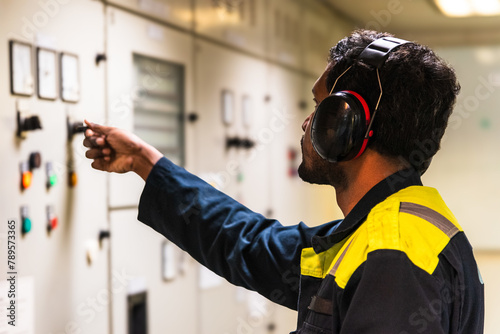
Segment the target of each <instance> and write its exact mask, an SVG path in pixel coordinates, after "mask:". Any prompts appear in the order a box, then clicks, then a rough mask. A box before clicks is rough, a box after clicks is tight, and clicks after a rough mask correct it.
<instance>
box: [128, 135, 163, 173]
mask: <svg viewBox="0 0 500 334" xmlns="http://www.w3.org/2000/svg"><path fill="white" fill-rule="evenodd" d="M162 157H163V154H161V152H160V151H158V150H157V149H156V148H154V147H153V146H151V145H149V144H146V143H143V144H142V145H140V146H139V149H138V152H137V154H135V155H134V161H133V168H132V170H133V171H134V172H135V173H136V174H138V175H139V176H140V177H141V178H142V179H143V180H144V181H146V179H147V178H148V176H149V173H151V170H152V169H153V167H154V165H156V163H157V162H158V160H160V159H161V158H162Z"/></svg>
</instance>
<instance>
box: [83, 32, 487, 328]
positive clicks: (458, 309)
mask: <svg viewBox="0 0 500 334" xmlns="http://www.w3.org/2000/svg"><path fill="white" fill-rule="evenodd" d="M389 36H390V35H388V34H382V33H376V32H373V31H365V30H360V31H355V32H354V33H353V34H352V35H351V36H349V37H346V38H344V39H343V40H341V41H340V42H339V43H338V44H337V45H336V47H334V48H332V49H331V51H330V59H329V62H328V65H327V68H326V70H325V72H324V73H323V74H322V75H321V77H320V78H319V79H318V80H317V81H316V83H315V85H314V88H313V95H314V101H315V102H316V108H315V112H313V113H312V114H311V115H310V116H309V117H307V118H306V120H305V121H304V124H303V125H302V128H303V130H304V137H303V138H302V141H301V143H302V154H303V160H302V163H301V165H300V167H299V175H300V177H301V178H302V179H303V180H304V181H306V182H311V183H318V184H330V185H332V186H333V187H335V190H336V194H337V203H338V205H339V207H340V208H341V210H342V212H343V213H344V215H345V218H344V219H343V220H338V221H332V222H329V223H326V224H324V225H321V226H318V227H313V228H310V227H307V226H306V225H304V224H303V223H300V224H298V225H296V226H282V225H281V224H280V223H278V222H277V221H275V220H271V219H266V218H265V217H263V216H261V215H259V214H257V213H254V212H252V211H250V210H249V209H247V208H246V207H244V206H242V205H240V204H239V203H237V202H236V201H234V200H233V199H231V198H229V197H228V196H226V195H224V194H222V193H220V192H219V191H217V190H215V189H214V188H212V187H211V186H209V185H207V184H206V183H205V182H203V181H202V180H200V179H199V178H197V177H196V176H193V175H191V174H189V173H188V172H186V171H185V170H184V169H182V168H180V167H178V166H175V165H174V164H172V163H171V162H170V161H168V160H167V159H166V158H164V157H162V155H161V153H159V152H158V151H157V150H155V149H154V148H153V147H151V146H150V145H148V144H146V143H144V142H143V141H141V140H140V139H139V138H137V137H135V136H134V135H132V134H129V133H126V132H124V131H122V130H119V129H116V128H110V127H105V126H101V125H97V124H93V123H89V122H87V124H88V126H89V128H90V129H89V130H87V132H86V139H85V141H84V144H85V146H87V147H89V148H90V149H89V150H88V152H87V157H89V158H90V159H94V162H93V163H92V166H93V167H94V168H96V169H99V170H105V171H110V172H120V173H123V172H128V171H134V172H136V173H137V174H139V175H140V176H141V177H142V178H143V179H144V180H145V181H146V185H145V188H144V191H143V194H142V196H141V201H140V204H139V220H141V221H142V222H144V223H145V224H147V225H149V226H151V227H152V228H153V229H155V230H156V231H158V232H159V233H161V234H163V235H164V236H166V237H167V238H168V239H170V240H172V241H173V242H175V243H176V244H177V245H179V246H180V247H181V248H182V249H184V250H186V251H188V252H189V253H190V254H191V255H192V256H193V257H194V258H195V259H197V260H198V261H199V262H201V263H202V264H204V265H205V266H207V267H208V268H209V269H211V270H213V271H214V272H216V273H217V274H219V275H221V276H223V277H225V278H226V279H227V280H228V281H230V282H232V283H234V284H236V285H240V286H244V287H246V288H248V289H252V290H255V291H257V292H259V293H260V294H262V295H264V296H265V297H267V298H269V299H270V300H272V301H274V302H276V303H279V304H281V305H284V306H287V307H289V308H292V309H296V310H298V322H297V331H296V333H303V334H304V333H349V334H351V333H381V334H382V333H383V334H392V333H394V334H407V333H433V334H435V333H471V334H472V333H474V334H476V333H482V332H483V319H484V300H483V299H484V289H483V284H482V281H481V279H480V275H479V273H478V268H477V265H476V262H475V260H474V257H473V254H472V249H471V246H470V244H469V242H468V241H467V238H466V237H465V234H464V233H463V231H462V229H461V228H460V226H459V225H458V223H457V221H456V219H455V217H454V216H453V214H452V213H451V212H450V211H449V209H448V208H447V207H446V205H445V204H444V202H443V200H442V199H441V197H440V196H439V194H438V193H437V191H436V190H435V189H432V188H428V187H424V186H422V183H421V181H420V175H421V173H423V172H424V171H425V170H426V168H427V167H428V165H429V162H430V160H431V158H432V156H433V155H434V154H435V153H436V152H437V150H438V149H439V142H440V140H441V137H442V136H443V134H444V131H445V128H446V124H447V120H448V117H449V116H450V114H451V112H452V108H453V105H454V103H455V100H456V95H457V94H458V91H459V85H458V82H457V80H456V77H455V74H454V72H453V70H452V69H451V68H450V67H449V66H447V65H446V64H445V63H444V62H443V61H442V60H440V59H439V58H438V57H437V56H436V55H435V54H434V53H433V52H432V51H431V50H429V49H428V48H426V47H423V46H421V45H418V44H416V43H409V42H406V41H402V40H398V39H394V38H391V37H389ZM380 43H382V44H380ZM369 45H370V46H369ZM372 45H373V47H371V46H372ZM380 45H382V46H384V47H385V45H390V46H389V47H388V49H387V50H386V51H383V52H382V56H380V55H376V56H375V57H372V55H373V54H372V52H375V53H377V52H379V51H380ZM365 50H367V51H366V52H365ZM373 50H375V51H373ZM382 92H383V93H382ZM339 101H340V103H339ZM332 106H333V107H335V108H334V109H331V108H332ZM336 108H338V109H336ZM358 109H359V110H358ZM332 110H333V111H332ZM360 110H361V111H360ZM338 114H341V115H340V116H338ZM375 116H376V117H375ZM359 119H362V121H361V122H360V121H359ZM325 124H326V125H328V126H326V125H325ZM353 124H360V125H359V126H361V128H360V129H362V130H359V129H357V128H356V126H357V125H356V126H355V125H353ZM330 125H332V126H334V128H331V127H330ZM360 131H362V132H363V133H362V134H361V135H359V134H357V135H356V133H357V132H360ZM365 132H366V133H365ZM332 138H333V139H332ZM339 147H340V148H342V149H339ZM332 152H333V153H332Z"/></svg>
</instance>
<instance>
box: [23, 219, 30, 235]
mask: <svg viewBox="0 0 500 334" xmlns="http://www.w3.org/2000/svg"><path fill="white" fill-rule="evenodd" d="M22 231H23V234H26V233H28V232H29V231H31V219H29V218H27V217H26V218H23V226H22Z"/></svg>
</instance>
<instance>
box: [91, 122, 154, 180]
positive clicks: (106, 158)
mask: <svg viewBox="0 0 500 334" xmlns="http://www.w3.org/2000/svg"><path fill="white" fill-rule="evenodd" d="M85 123H86V124H87V125H88V127H89V129H88V130H87V131H86V132H85V140H84V141H83V145H85V146H86V147H88V148H89V150H88V151H87V152H86V153H85V156H86V157H87V158H89V159H93V160H94V161H93V162H92V167H93V168H95V169H99V170H103V171H107V172H115V173H126V172H130V171H132V172H135V173H137V174H138V175H139V176H140V177H142V178H143V179H144V180H146V179H147V177H148V175H149V173H150V172H151V169H152V168H153V166H154V165H155V164H156V163H157V162H158V160H160V159H161V157H162V156H163V155H162V154H161V153H160V152H159V151H158V150H157V149H155V148H154V147H153V146H151V145H149V144H148V143H146V142H144V141H143V140H142V139H140V138H139V137H137V136H136V135H134V134H132V133H129V132H127V131H125V130H121V129H117V128H114V127H109V126H104V125H99V124H95V123H92V122H89V121H87V120H86V121H85Z"/></svg>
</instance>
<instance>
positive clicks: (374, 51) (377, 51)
mask: <svg viewBox="0 0 500 334" xmlns="http://www.w3.org/2000/svg"><path fill="white" fill-rule="evenodd" d="M406 43H409V41H405V40H403V39H399V38H394V37H382V38H380V39H377V40H375V41H373V42H372V43H370V44H369V45H368V46H367V47H366V48H365V49H364V50H363V51H362V52H361V54H360V55H359V57H358V61H362V62H363V63H365V64H368V65H371V66H374V67H375V69H376V71H377V78H378V79H379V86H380V96H379V99H378V102H377V106H376V107H375V108H374V111H373V113H372V112H371V111H370V108H369V106H368V104H367V103H366V100H365V99H364V98H363V97H362V96H361V95H360V94H358V93H356V92H354V91H351V90H342V91H337V92H333V91H334V89H335V85H336V84H337V81H338V80H339V79H340V78H341V77H342V76H343V75H344V74H345V73H347V72H348V71H349V70H350V69H351V67H349V68H347V69H346V70H345V71H344V72H343V73H342V74H341V75H340V76H339V77H338V78H337V79H336V80H335V83H334V84H333V87H332V90H331V92H330V95H329V96H328V97H326V98H325V99H324V100H323V101H321V103H320V104H319V105H318V107H317V108H316V112H315V114H314V117H313V120H312V123H311V141H312V144H313V147H314V149H315V150H316V152H317V153H318V154H319V155H320V156H321V157H322V158H323V159H325V160H328V161H330V162H340V161H347V160H352V159H356V158H357V157H359V156H360V155H361V154H363V152H364V151H365V149H366V147H367V146H368V140H369V139H370V137H372V136H373V131H372V130H371V126H372V123H373V120H374V118H375V114H376V112H377V109H378V103H379V102H380V99H381V97H382V86H381V85H380V76H379V69H380V68H381V67H382V66H383V65H384V63H385V61H386V59H387V57H388V56H389V53H390V52H391V51H392V50H393V49H394V48H396V47H398V46H400V45H403V44H406Z"/></svg>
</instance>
